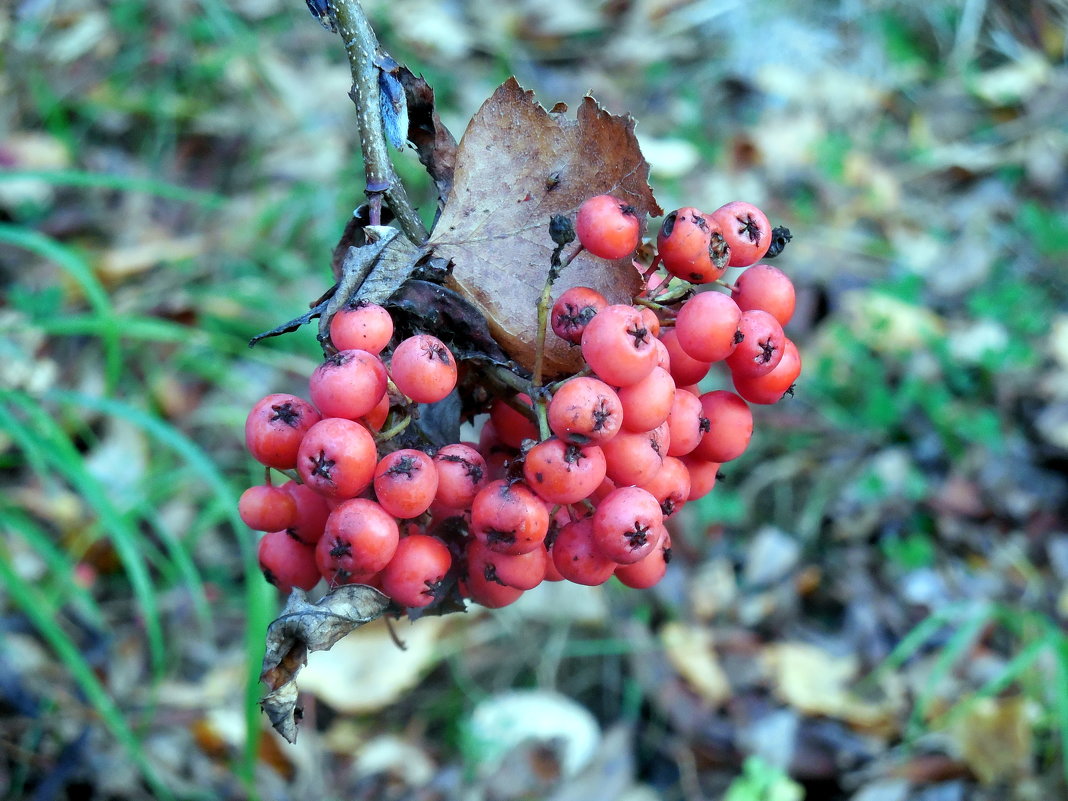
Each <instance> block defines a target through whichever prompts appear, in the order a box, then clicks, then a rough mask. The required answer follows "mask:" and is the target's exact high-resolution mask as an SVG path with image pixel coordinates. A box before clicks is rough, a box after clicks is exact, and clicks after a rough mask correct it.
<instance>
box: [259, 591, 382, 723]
mask: <svg viewBox="0 0 1068 801" xmlns="http://www.w3.org/2000/svg"><path fill="white" fill-rule="evenodd" d="M389 603H390V601H389V598H387V597H386V596H385V595H383V594H382V593H380V592H379V591H378V590H376V589H374V588H373V587H366V586H364V585H362V584H348V585H345V586H343V587H338V588H337V589H336V590H334V591H333V592H332V593H330V594H329V595H325V596H323V597H322V598H320V599H319V600H318V601H316V602H315V603H313V604H312V603H308V597H307V595H305V594H304V593H303V592H301V591H300V590H293V592H292V593H291V594H290V596H289V600H288V601H287V602H286V606H285V609H283V610H282V614H280V615H279V616H278V618H277V619H275V620H274V621H273V622H272V623H271V625H270V626H268V627H267V650H266V653H264V655H263V670H262V671H261V672H260V680H261V681H263V682H265V683H266V684H267V686H268V687H269V688H270V692H269V693H267V695H265V696H264V697H263V698H262V699H261V700H260V706H261V707H262V708H263V711H264V712H265V713H266V714H267V717H268V718H269V719H270V721H271V725H272V726H274V728H275V730H276V731H277V732H278V733H279V734H281V735H282V736H283V737H285V738H286V739H287V740H288V741H289V742H291V743H292V742H296V739H297V724H298V723H299V722H300V717H301V710H300V707H298V706H297V694H298V693H297V685H296V681H295V679H296V676H297V673H299V672H300V670H301V668H303V667H304V665H305V664H306V663H307V661H308V653H309V652H311V651H326V650H329V649H330V648H331V646H333V645H334V643H336V642H337V641H338V640H340V639H341V638H342V637H344V636H345V635H346V634H348V633H349V632H350V631H352V630H353V629H354V628H356V627H357V626H362V625H363V624H364V623H368V622H370V621H372V620H375V619H376V618H378V617H381V615H382V613H383V612H384V611H385V610H386V608H387V607H388V606H389Z"/></svg>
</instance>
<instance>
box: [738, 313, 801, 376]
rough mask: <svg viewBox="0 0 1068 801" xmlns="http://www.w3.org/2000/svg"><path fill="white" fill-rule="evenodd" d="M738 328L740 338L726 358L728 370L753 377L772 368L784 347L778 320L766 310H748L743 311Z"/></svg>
mask: <svg viewBox="0 0 1068 801" xmlns="http://www.w3.org/2000/svg"><path fill="white" fill-rule="evenodd" d="M738 331H739V332H740V334H741V337H742V341H741V342H739V343H738V347H736V348H735V349H734V351H733V352H732V353H731V355H730V356H728V357H727V359H726V362H727V367H729V368H730V371H731V373H732V374H733V375H737V376H741V377H743V378H755V377H757V376H759V375H764V374H766V373H770V372H771V371H772V370H774V369H775V366H776V365H777V364H778V363H779V361H780V360H781V359H782V354H783V348H784V347H785V346H786V335H785V334H784V333H783V331H782V326H781V325H779V321H778V320H776V319H775V318H774V317H773V316H772V315H770V314H768V313H767V312H766V311H762V310H760V309H750V310H749V311H744V312H742V318H741V320H740V321H739V323H738Z"/></svg>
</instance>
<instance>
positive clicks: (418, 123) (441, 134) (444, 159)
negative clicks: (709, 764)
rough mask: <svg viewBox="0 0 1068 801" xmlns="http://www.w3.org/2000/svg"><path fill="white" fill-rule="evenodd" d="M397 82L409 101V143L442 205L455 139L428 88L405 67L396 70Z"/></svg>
mask: <svg viewBox="0 0 1068 801" xmlns="http://www.w3.org/2000/svg"><path fill="white" fill-rule="evenodd" d="M397 78H398V79H399V80H400V82H401V85H402V86H403V87H404V93H405V95H406V96H407V99H408V141H409V142H411V143H412V144H413V145H415V151H416V153H418V154H419V161H420V163H421V164H422V165H423V166H424V167H426V171H427V173H429V174H430V178H431V179H432V180H433V181H434V186H436V187H437V189H438V204H439V205H441V204H444V203H445V198H447V197H448V196H449V191H450V190H451V189H452V175H453V171H454V170H455V168H456V139H455V137H453V135H452V134H451V133H450V132H449V129H448V128H446V127H445V125H444V123H442V121H441V118H440V117H438V112H437V109H436V108H435V107H434V90H433V89H432V88H430V84H428V83H427V82H426V81H425V80H423V78H422V76H418V75H415V74H414V73H413V72H412V71H411V70H409V69H408V68H407V67H399V68H398V70H397Z"/></svg>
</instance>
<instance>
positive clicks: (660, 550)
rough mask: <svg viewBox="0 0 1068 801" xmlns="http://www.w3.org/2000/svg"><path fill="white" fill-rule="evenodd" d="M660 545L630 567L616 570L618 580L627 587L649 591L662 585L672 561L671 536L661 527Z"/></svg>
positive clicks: (621, 567) (625, 566)
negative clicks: (657, 585) (659, 584)
mask: <svg viewBox="0 0 1068 801" xmlns="http://www.w3.org/2000/svg"><path fill="white" fill-rule="evenodd" d="M661 528H662V529H663V531H662V532H661V535H660V544H659V545H657V547H656V548H654V549H653V550H652V552H650V553H649V554H647V555H646V556H643V557H642V558H641V559H639V560H638V561H637V562H633V563H632V564H629V565H620V566H619V567H617V568H616V574H615V575H616V578H617V579H619V581H620V583H621V584H623V586H625V587H630V588H631V589H633V590H647V589H649V588H650V587H653V586H655V585H656V584H658V583H660V580H661V579H662V578H664V574H665V573H667V567H668V563H669V562H670V561H671V535H670V534H668V532H667V529H666V528H663V526H661Z"/></svg>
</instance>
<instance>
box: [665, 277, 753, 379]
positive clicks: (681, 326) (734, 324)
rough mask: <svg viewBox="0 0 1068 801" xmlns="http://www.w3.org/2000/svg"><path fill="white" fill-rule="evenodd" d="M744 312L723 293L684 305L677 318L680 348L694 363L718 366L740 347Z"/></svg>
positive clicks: (702, 295) (706, 294)
mask: <svg viewBox="0 0 1068 801" xmlns="http://www.w3.org/2000/svg"><path fill="white" fill-rule="evenodd" d="M741 321H742V310H741V309H740V308H738V304H737V303H736V302H735V301H734V299H733V298H731V296H730V295H727V294H725V293H723V292H717V291H715V290H712V291H709V292H699V293H697V294H696V295H694V296H693V297H692V298H690V299H688V300H687V301H686V302H685V303H683V304H682V308H681V309H679V313H678V315H677V316H676V318H675V335H676V336H677V337H678V343H679V347H680V348H682V350H683V351H684V352H685V353H686V355H687V356H689V357H690V358H692V359H696V360H697V361H700V362H718V361H722V360H723V359H726V358H727V357H728V356H730V355H731V354H732V353H733V352H734V350H735V348H737V347H738V342H739V337H738V325H739V323H741Z"/></svg>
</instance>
